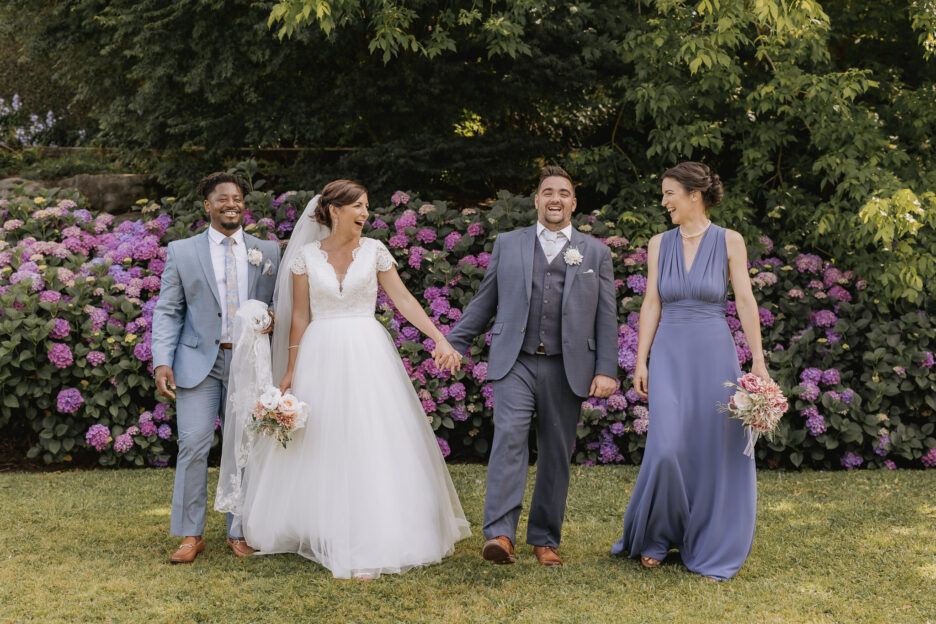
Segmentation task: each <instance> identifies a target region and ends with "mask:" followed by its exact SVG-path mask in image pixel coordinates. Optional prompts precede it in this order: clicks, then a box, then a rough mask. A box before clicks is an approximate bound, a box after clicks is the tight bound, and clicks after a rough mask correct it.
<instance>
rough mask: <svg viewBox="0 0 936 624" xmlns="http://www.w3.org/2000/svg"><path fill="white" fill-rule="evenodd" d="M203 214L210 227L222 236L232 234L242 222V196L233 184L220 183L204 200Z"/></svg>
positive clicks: (238, 188) (237, 187)
mask: <svg viewBox="0 0 936 624" xmlns="http://www.w3.org/2000/svg"><path fill="white" fill-rule="evenodd" d="M205 212H207V213H208V218H209V219H210V220H211V227H213V228H214V229H216V230H218V231H219V232H221V233H222V234H225V235H230V234H233V233H234V232H235V231H236V230H237V228H239V227H240V226H241V223H243V221H244V194H243V193H242V192H241V189H240V187H239V186H237V185H236V184H234V183H233V182H222V183H221V184H218V185H217V186H216V187H214V190H213V191H211V193H209V194H208V197H207V198H206V199H205Z"/></svg>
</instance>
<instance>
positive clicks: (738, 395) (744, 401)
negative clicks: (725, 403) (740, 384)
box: [731, 392, 750, 412]
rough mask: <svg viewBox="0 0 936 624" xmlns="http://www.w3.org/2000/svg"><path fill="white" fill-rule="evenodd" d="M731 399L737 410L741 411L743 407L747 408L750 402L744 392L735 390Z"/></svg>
mask: <svg viewBox="0 0 936 624" xmlns="http://www.w3.org/2000/svg"><path fill="white" fill-rule="evenodd" d="M731 401H732V403H734V406H735V407H736V408H738V411H739V412H743V411H744V410H745V409H747V407H748V404H749V403H750V400H749V399H748V395H747V393H746V392H735V393H734V396H733V397H731Z"/></svg>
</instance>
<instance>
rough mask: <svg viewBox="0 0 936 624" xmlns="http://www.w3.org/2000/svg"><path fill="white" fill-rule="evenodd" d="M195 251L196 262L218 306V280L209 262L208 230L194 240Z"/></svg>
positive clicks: (209, 240) (219, 299)
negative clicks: (199, 265)
mask: <svg viewBox="0 0 936 624" xmlns="http://www.w3.org/2000/svg"><path fill="white" fill-rule="evenodd" d="M195 253H196V254H197V255H198V262H199V264H201V267H202V271H204V273H205V280H206V281H207V282H208V286H209V288H211V292H212V294H213V295H214V298H215V301H216V302H217V303H218V307H219V308H220V307H221V295H219V294H218V282H217V280H216V279H215V273H214V265H213V264H211V239H210V238H208V230H205V231H204V232H202V233H201V234H199V235H198V238H197V239H196V240H195Z"/></svg>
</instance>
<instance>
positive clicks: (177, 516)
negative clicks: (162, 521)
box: [170, 349, 243, 539]
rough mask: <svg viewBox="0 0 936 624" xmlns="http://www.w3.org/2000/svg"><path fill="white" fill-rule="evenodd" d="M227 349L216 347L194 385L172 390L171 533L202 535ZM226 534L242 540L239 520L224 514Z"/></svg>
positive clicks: (228, 363)
mask: <svg viewBox="0 0 936 624" xmlns="http://www.w3.org/2000/svg"><path fill="white" fill-rule="evenodd" d="M230 366H231V350H230V349H218V357H217V359H216V360H215V363H214V366H213V367H212V368H211V372H210V373H208V376H207V377H205V379H204V380H202V382H201V383H200V384H198V385H197V386H195V387H194V388H177V389H176V420H177V421H178V426H179V455H178V459H177V460H176V473H175V485H174V487H173V490H172V519H171V521H170V532H171V533H172V535H178V536H180V537H185V536H189V535H202V534H203V533H204V531H205V516H206V508H207V505H208V453H209V452H210V451H211V441H212V440H213V439H214V432H215V419H216V418H217V417H219V416H220V417H221V418H224V406H225V404H226V403H227V379H228V371H229V369H230ZM225 522H226V525H227V534H228V537H232V538H235V539H242V538H243V532H242V531H241V527H240V520H239V518H237V517H236V516H234V515H232V514H225Z"/></svg>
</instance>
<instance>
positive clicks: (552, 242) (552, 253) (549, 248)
mask: <svg viewBox="0 0 936 624" xmlns="http://www.w3.org/2000/svg"><path fill="white" fill-rule="evenodd" d="M543 240H544V242H545V243H546V244H545V245H543V250H544V251H545V252H546V259H547V260H548V261H550V262H552V259H553V258H555V257H556V248H557V247H558V245H559V232H553V231H551V230H543Z"/></svg>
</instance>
